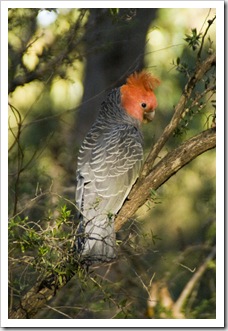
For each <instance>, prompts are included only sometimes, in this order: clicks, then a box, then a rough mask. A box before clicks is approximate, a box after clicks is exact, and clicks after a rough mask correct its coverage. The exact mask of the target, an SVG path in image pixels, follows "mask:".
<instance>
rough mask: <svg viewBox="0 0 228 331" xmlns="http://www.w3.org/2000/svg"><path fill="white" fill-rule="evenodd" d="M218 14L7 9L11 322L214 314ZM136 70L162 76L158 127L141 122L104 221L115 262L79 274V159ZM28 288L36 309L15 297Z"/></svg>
mask: <svg viewBox="0 0 228 331" xmlns="http://www.w3.org/2000/svg"><path fill="white" fill-rule="evenodd" d="M145 13H146V15H145ZM215 15H216V10H215V9H207V8H198V9H197V8H189V9H188V8H169V9H168V8H164V9H162V8H161V9H154V8H152V9H147V11H146V10H145V9H137V10H131V9H120V10H114V9H113V10H109V9H10V10H9V35H8V38H9V108H8V116H9V275H10V280H9V284H10V291H9V293H10V294H9V311H10V316H11V318H27V317H25V315H24V314H25V311H28V315H27V316H29V318H40V319H47V318H50V319H53V318H75V319H77V318H86V319H87V318H88V319H89V318H91V319H92V318H94V319H98V318H135V319H136V318H137V319H145V318H146V319H149V318H152V319H153V318H156V319H166V318H186V319H194V318H196V319H197V318H200V319H204V318H205V319H214V318H215V317H216V305H215V293H216V291H215V235H216V233H215V189H216V178H215V170H216V169H215V168H216V164H215V149H214V147H215V145H214V140H213V138H214V136H215V126H216V122H215V116H216V115H215V109H216V95H215V89H216V80H215V78H216V77H215V63H216V58H215V52H216V39H215V31H216V20H215ZM144 17H145V19H144ZM208 22H209V23H208ZM194 29H196V30H194ZM139 31H140V34H139V33H138V32H139ZM127 36H128V37H127ZM203 36H204V37H205V38H204V39H203ZM127 39H128V40H127ZM129 45H130V46H129ZM201 46H202V47H201ZM128 47H130V49H128ZM137 47H138V49H137ZM213 56H214V58H213ZM199 64H200V65H199ZM143 68H144V69H146V70H147V71H148V72H150V73H152V74H153V75H154V76H156V77H158V78H159V79H160V80H161V84H160V86H159V87H158V88H157V89H156V92H155V94H156V97H157V101H158V107H157V109H156V115H155V118H154V120H153V122H152V123H149V124H147V125H145V126H143V127H142V131H143V136H144V145H143V148H144V160H145V165H144V167H143V171H142V173H141V175H140V176H141V177H140V180H139V181H138V182H137V183H136V186H135V187H133V191H132V192H130V198H129V199H126V204H125V205H124V206H123V208H126V209H123V211H122V213H123V214H121V210H120V212H119V213H118V215H112V216H114V217H116V223H115V226H116V230H117V234H116V235H117V238H116V244H117V250H118V254H117V259H116V260H114V261H112V262H110V263H109V264H104V265H100V266H96V265H95V266H92V267H91V268H89V271H88V270H87V269H86V268H84V266H80V263H79V261H78V259H77V257H75V256H76V253H75V248H74V247H73V246H74V244H72V242H73V241H74V240H75V236H77V234H76V228H77V226H78V223H79V220H78V219H76V216H75V215H76V205H75V182H76V181H75V171H76V168H77V156H78V150H79V147H80V144H81V141H82V139H83V137H84V136H85V135H86V133H87V131H88V130H89V129H90V127H91V125H92V123H93V121H94V119H95V118H96V115H97V113H98V110H99V107H100V104H101V102H102V101H103V100H105V97H106V95H107V94H108V93H109V92H110V91H111V89H112V88H117V87H119V86H121V85H122V84H123V83H124V82H125V79H126V77H128V76H129V74H131V73H132V72H134V71H139V70H141V69H143ZM199 68H200V69H199ZM200 70H201V71H200ZM193 74H194V75H195V76H194V77H196V78H195V81H194V79H192V75H193ZM197 75H198V76H197ZM200 75H201V76H200ZM197 77H198V78H197ZM184 89H185V93H183V91H184ZM182 93H183V94H182ZM183 98H186V99H185V100H184V102H183V103H181V102H182V100H183ZM182 105H183V106H182ZM175 114H176V115H175ZM173 116H176V119H174V120H173V121H172V118H173ZM170 123H171V124H170ZM168 124H169V125H170V127H169V128H170V131H168V129H167V126H168ZM172 125H173V126H172ZM164 130H167V131H164ZM163 135H164V136H163ZM197 135H199V136H197ZM161 137H164V140H163V141H159V139H160V138H161ZM194 137H199V139H202V140H203V139H205V140H203V141H204V142H205V143H204V149H203V147H202V146H199V145H200V144H199V143H198V145H197V142H195V141H193V140H194ZM190 139H193V140H190ZM196 140H197V139H196ZM212 140H213V141H212ZM157 142H159V143H160V145H159V146H158V147H159V149H158V150H157V153H156V151H154V150H153V147H154V145H155V144H156V143H157ZM163 142H164V143H163ZM188 142H189V145H188V144H187V143H188ZM184 143H186V146H185V147H183V150H180V152H179V154H177V157H176V159H175V158H174V159H172V153H177V152H178V151H179V150H178V151H177V149H178V148H181V146H182V144H184ZM193 143H195V145H194V146H195V147H192V148H191V144H193ZM196 145H197V146H196ZM194 148H195V149H194ZM197 148H198V149H199V151H198V150H197V151H195V150H196V149H197ZM200 148H201V149H200ZM153 152H154V155H155V158H154V155H153ZM194 152H195V154H194ZM169 153H170V154H169ZM173 155H174V154H173ZM189 155H191V157H190V156H189ZM188 156H189V159H188V160H187V161H186V162H185V159H186V157H188ZM147 157H148V158H147ZM166 158H167V159H166ZM170 160H171V161H170ZM169 161H170V162H171V163H169ZM159 164H160V165H161V167H163V168H162V169H164V173H163V174H160V173H159V171H158V170H157V168H156V167H157V165H159ZM167 169H168V170H167ZM170 169H173V170H172V172H170V173H169V174H166V171H165V170H167V172H168V171H170ZM155 171H157V173H158V175H157V178H155V179H154V180H153V181H152V179H151V178H152V176H153V173H155ZM162 176H164V177H162ZM156 180H157V181H159V184H156ZM147 183H149V184H148V187H147V186H146V185H147ZM140 185H142V186H140ZM143 185H144V186H143ZM153 185H154V186H153ZM156 185H157V186H156ZM140 187H146V190H147V191H146V192H141V191H140ZM137 190H138V191H137ZM137 192H138V193H137ZM137 194H138V195H139V197H137ZM139 199H141V200H140V203H139V202H138V201H139ZM132 201H133V202H132ZM131 203H132V205H131ZM137 204H138V205H137ZM128 206H129V207H128ZM135 206H137V208H136V207H135ZM134 208H135V209H136V210H135V212H132V214H131V211H132V210H133V209H134ZM128 216H129V217H128ZM209 263H210V265H209ZM208 265H209V267H208ZM201 267H202V268H201ZM197 272H198V273H197ZM194 275H196V276H197V277H198V278H197V277H196V278H193V277H194ZM190 282H192V283H191V284H192V286H193V287H192V289H191V290H188V291H189V292H188V293H187V295H186V297H182V295H183V292H184V289H186V288H187V285H188V284H189V283H190ZM38 283H39V285H37V284H38ZM33 286H35V287H36V291H37V292H36V293H38V294H37V295H40V297H39V300H37V301H36V302H38V301H39V302H40V303H39V304H40V306H39V307H38V306H37V307H35V306H34V307H33V309H31V310H30V306H29V305H30V304H31V302H32V301H34V302H35V300H33V299H32V300H31V301H29V303H28V302H27V301H26V302H25V301H23V300H24V298H25V294H26V293H29V291H30V289H31V288H32V289H33ZM63 287H64V289H63ZM53 289H54V291H53ZM30 295H32V294H31V293H30ZM46 297H48V298H52V300H51V301H48V300H46ZM178 300H179V301H178ZM47 302H48V306H47V305H46V303H47ZM41 303H43V305H42V304H41ZM23 305H24V308H23V309H22V308H21V307H23ZM56 307H57V308H56ZM151 325H152V324H151Z"/></svg>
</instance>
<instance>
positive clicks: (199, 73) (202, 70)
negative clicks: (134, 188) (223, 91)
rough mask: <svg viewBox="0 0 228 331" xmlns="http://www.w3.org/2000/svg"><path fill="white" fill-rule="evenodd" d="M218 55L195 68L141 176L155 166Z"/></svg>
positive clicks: (213, 55)
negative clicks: (195, 91) (188, 103)
mask: <svg viewBox="0 0 228 331" xmlns="http://www.w3.org/2000/svg"><path fill="white" fill-rule="evenodd" d="M215 61H216V55H215V54H212V55H211V56H209V57H207V58H206V60H204V62H202V63H201V64H200V65H199V66H198V67H197V68H196V70H195V72H194V74H193V75H192V76H191V77H190V79H189V81H188V82H187V84H186V85H185V88H184V91H183V93H182V95H181V97H180V100H179V102H178V104H177V105H176V107H175V110H174V114H173V117H172V119H171V121H170V122H169V124H168V125H167V126H166V128H165V130H164V131H163V134H162V135H161V137H160V138H159V139H158V141H157V142H156V144H155V145H154V147H153V149H152V150H151V152H150V153H149V155H148V157H147V159H146V162H145V164H144V167H143V169H142V173H141V178H143V177H145V176H146V175H147V174H148V173H149V172H150V170H151V169H152V167H153V164H154V162H155V160H156V158H157V156H158V154H159V152H160V151H161V149H162V147H163V146H164V145H165V143H166V142H167V140H168V139H169V137H170V136H171V135H172V133H173V132H174V130H175V129H176V128H177V126H178V124H179V121H180V119H181V115H182V113H183V112H184V109H185V105H186V103H187V101H188V100H189V98H190V96H191V93H192V91H193V89H194V87H195V85H196V83H197V82H199V81H200V80H201V79H202V77H203V76H204V75H205V74H206V73H207V72H208V71H209V70H210V69H211V67H212V66H214V65H215Z"/></svg>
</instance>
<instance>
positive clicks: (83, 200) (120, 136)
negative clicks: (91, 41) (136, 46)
mask: <svg viewBox="0 0 228 331" xmlns="http://www.w3.org/2000/svg"><path fill="white" fill-rule="evenodd" d="M158 85H159V80H158V79H157V78H155V77H153V76H152V75H151V74H150V73H148V72H145V71H142V72H139V73H137V72H135V73H133V74H131V75H130V76H129V77H128V78H127V80H126V84H124V85H122V86H121V87H119V88H116V89H114V90H112V91H111V92H110V94H109V95H108V96H107V98H106V100H105V101H104V102H103V103H102V104H101V108H100V111H99V114H98V117H97V119H96V121H95V123H94V124H93V126H92V128H91V129H90V131H89V132H88V134H87V135H86V137H85V139H84V141H83V143H82V146H81V148H80V151H79V156H78V163H77V171H76V180H77V186H76V206H77V217H78V219H79V221H80V223H79V226H78V229H77V234H76V248H77V252H78V255H79V258H80V260H81V261H84V262H85V263H86V264H92V263H98V262H106V261H110V260H112V259H114V258H115V257H116V242H115V241H116V236H115V231H114V220H115V216H116V214H117V213H118V211H119V210H120V208H121V207H122V205H123V203H124V201H125V199H126V198H127V196H128V194H129V192H130V190H131V188H132V186H133V184H134V183H135V181H136V179H137V177H138V176H139V172H140V169H141V166H142V162H143V146H142V143H143V138H142V133H141V130H140V126H141V123H142V122H144V121H151V120H152V119H153V118H154V115H155V108H156V107H157V100H156V97H155V94H154V89H155V88H156V87H157V86H158Z"/></svg>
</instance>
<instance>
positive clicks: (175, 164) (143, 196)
mask: <svg viewBox="0 0 228 331" xmlns="http://www.w3.org/2000/svg"><path fill="white" fill-rule="evenodd" d="M215 145H216V134H215V129H214V128H212V129H208V130H206V131H203V132H201V133H200V134H198V135H196V136H194V137H193V138H191V139H189V140H187V141H185V142H184V143H183V144H181V145H180V146H179V147H177V148H176V149H174V150H173V151H171V152H169V153H168V154H167V155H166V156H165V157H164V158H163V159H162V160H161V161H160V162H159V163H157V164H156V165H155V166H154V168H153V169H152V170H151V172H150V173H149V174H148V175H147V176H146V177H144V178H143V179H141V180H140V179H139V181H138V182H137V183H136V186H135V189H134V191H133V194H131V195H130V200H127V201H126V202H125V203H124V205H123V207H122V208H121V210H120V212H119V214H118V216H117V218H116V220H115V230H116V231H118V230H119V229H120V228H121V227H122V226H123V224H124V223H125V222H126V221H127V220H128V219H130V218H131V217H132V216H133V215H134V214H135V213H136V211H137V210H138V208H139V207H141V206H142V205H143V204H144V203H145V202H146V200H147V199H148V198H149V196H150V193H151V190H156V189H158V188H159V187H160V186H161V185H162V184H164V183H165V182H166V181H167V180H168V179H169V178H170V177H172V176H173V175H174V174H176V172H177V171H178V170H180V169H181V168H183V167H184V166H185V165H186V164H188V163H189V162H190V161H192V160H193V159H195V158H196V157H197V156H199V155H200V154H202V153H204V152H206V151H208V150H210V149H212V148H214V147H215Z"/></svg>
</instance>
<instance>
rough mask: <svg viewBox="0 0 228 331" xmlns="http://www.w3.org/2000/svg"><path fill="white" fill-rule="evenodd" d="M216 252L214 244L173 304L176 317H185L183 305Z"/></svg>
mask: <svg viewBox="0 0 228 331" xmlns="http://www.w3.org/2000/svg"><path fill="white" fill-rule="evenodd" d="M215 254H216V247H215V246H214V247H213V248H212V250H211V252H210V254H209V255H208V256H207V257H206V259H205V261H204V262H203V264H202V265H201V266H200V267H199V269H198V270H197V271H196V272H195V273H194V275H193V276H192V278H191V279H190V280H189V282H188V283H187V284H186V286H185V287H184V289H183V291H182V292H181V294H180V296H179V298H178V299H177V301H176V302H175V304H174V306H173V316H174V317H175V318H183V314H182V313H181V309H182V307H183V305H184V304H185V302H186V299H187V297H188V296H189V295H190V293H191V292H192V290H193V288H194V286H195V285H196V283H197V282H198V281H199V279H200V278H201V277H202V275H203V273H204V272H205V271H206V270H207V267H208V263H209V262H210V261H211V260H212V259H213V258H214V257H215Z"/></svg>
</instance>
